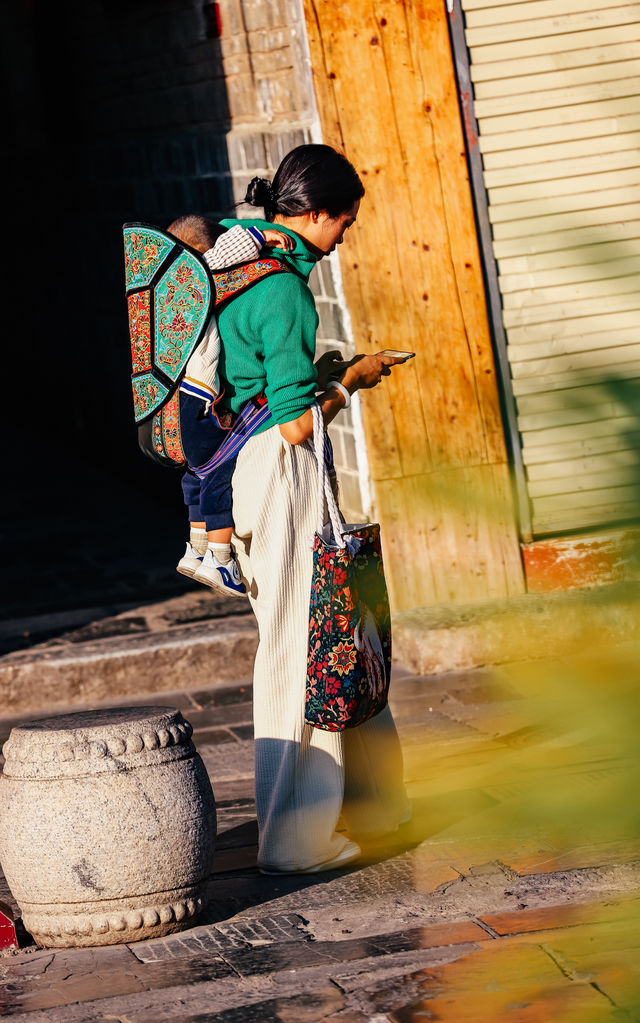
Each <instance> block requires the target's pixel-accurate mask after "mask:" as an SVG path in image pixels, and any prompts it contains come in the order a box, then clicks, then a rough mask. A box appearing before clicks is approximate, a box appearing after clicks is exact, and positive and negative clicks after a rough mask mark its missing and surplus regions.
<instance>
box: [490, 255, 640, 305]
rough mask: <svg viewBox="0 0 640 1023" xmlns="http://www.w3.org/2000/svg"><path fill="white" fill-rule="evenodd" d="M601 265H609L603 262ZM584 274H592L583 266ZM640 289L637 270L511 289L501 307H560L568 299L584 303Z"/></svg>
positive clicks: (565, 303) (639, 278)
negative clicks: (557, 283)
mask: <svg viewBox="0 0 640 1023" xmlns="http://www.w3.org/2000/svg"><path fill="white" fill-rule="evenodd" d="M604 265H605V266H607V265H611V264H606V263H605V264H604ZM585 276H587V277H588V276H591V277H594V274H593V272H591V273H590V274H589V272H588V270H586V269H585ZM638 290H640V277H638V271H637V268H636V271H635V272H631V273H629V275H628V276H626V277H605V278H603V279H601V280H595V279H594V280H587V281H584V282H577V283H574V284H563V285H558V286H557V287H549V288H537V287H532V288H529V289H523V290H522V291H512V292H509V293H508V294H505V295H504V296H503V308H504V309H505V310H506V309H508V310H509V311H511V310H512V309H531V310H533V309H537V308H538V307H540V306H544V307H545V308H547V307H548V306H550V305H557V304H562V306H563V308H565V307H566V306H567V303H570V302H586V301H591V300H592V299H593V300H595V299H597V298H601V299H607V300H608V299H612V298H613V297H614V296H621V295H630V294H633V293H635V292H637V291H638Z"/></svg>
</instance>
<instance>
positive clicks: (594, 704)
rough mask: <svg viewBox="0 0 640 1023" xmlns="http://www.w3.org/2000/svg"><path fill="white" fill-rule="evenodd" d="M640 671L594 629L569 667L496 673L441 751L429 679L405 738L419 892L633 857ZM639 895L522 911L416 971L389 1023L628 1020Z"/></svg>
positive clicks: (570, 898) (635, 1011) (637, 653)
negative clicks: (404, 1003)
mask: <svg viewBox="0 0 640 1023" xmlns="http://www.w3.org/2000/svg"><path fill="white" fill-rule="evenodd" d="M599 599H602V594H601V595H600V597H599ZM561 626H562V623H561V622H559V623H558V627H559V628H561ZM639 665H640V645H638V644H636V643H631V642H629V643H622V644H620V645H618V646H617V648H615V649H611V648H610V646H606V647H605V646H604V645H600V644H599V643H598V637H597V635H593V634H592V635H589V636H587V635H585V645H584V650H583V652H581V653H580V654H579V655H573V656H572V657H571V658H569V659H563V660H562V661H559V660H554V661H550V660H542V659H541V660H536V661H527V662H526V663H518V664H511V665H506V666H502V667H499V668H494V669H492V670H491V671H490V672H489V671H488V672H487V673H486V691H485V693H484V694H481V696H480V699H479V700H478V701H477V702H476V703H475V705H474V707H473V708H472V709H471V710H470V711H469V713H468V714H467V715H466V717H465V722H466V728H465V729H464V730H461V732H460V735H459V736H456V735H453V736H452V735H451V734H449V735H448V736H447V738H446V741H438V734H437V728H436V729H435V731H434V730H433V729H432V728H431V727H430V726H429V721H430V717H427V716H426V715H427V714H429V715H431V716H433V717H436V718H437V716H438V711H439V710H440V709H443V710H444V709H445V707H444V706H443V707H442V708H441V707H439V705H438V700H439V688H438V686H439V681H438V680H437V679H434V681H433V686H432V687H431V688H429V680H428V682H427V684H425V699H426V700H427V701H428V703H430V704H432V707H431V710H429V708H428V707H427V708H425V720H426V725H423V726H422V729H421V727H420V725H419V723H418V722H415V724H413V725H409V726H408V731H405V733H404V736H403V738H404V739H405V742H404V750H405V764H406V774H407V777H408V779H409V793H410V796H411V798H412V800H413V804H414V821H413V823H412V825H411V829H410V831H411V838H412V840H413V841H414V842H419V843H422V845H421V847H420V850H419V852H420V855H419V856H417V858H416V864H417V866H416V885H417V886H418V887H420V886H421V885H422V886H423V889H424V891H428V892H433V891H434V890H435V889H436V888H437V887H438V886H439V885H442V884H443V883H444V882H446V881H450V880H452V879H453V878H454V877H455V876H456V872H458V874H466V873H468V872H469V870H470V868H472V867H473V866H474V865H475V866H478V865H482V864H488V863H490V862H498V863H499V864H502V865H504V867H505V868H506V870H507V872H508V871H513V873H514V876H519V877H522V876H523V875H537V874H551V873H555V874H556V876H557V874H558V872H561V871H563V870H565V871H567V870H580V869H583V868H589V867H602V866H607V865H609V866H610V865H613V864H629V863H632V862H633V861H634V860H635V861H638V860H640V802H639V797H640V755H639V750H638V745H639V737H640V685H639V683H640V667H639ZM414 707H415V704H414ZM446 713H447V714H449V716H450V717H451V715H452V711H451V710H450V709H448V710H446ZM399 716H400V721H401V719H402V707H400V708H399ZM470 723H471V724H472V725H473V726H474V727H473V728H469V727H468V726H469V724H470ZM421 732H422V734H421ZM407 739H408V741H407ZM505 884H506V886H507V887H508V881H505ZM637 894H638V899H633V898H628V897H624V898H623V897H621V898H619V899H616V900H615V901H614V900H608V901H601V902H597V903H594V902H593V901H591V902H585V901H584V898H582V899H581V898H580V893H579V891H578V892H577V893H572V894H568V895H567V896H566V898H567V905H566V907H564V906H561V907H560V909H557V908H556V909H554V910H553V913H552V917H553V919H552V920H551V919H549V922H548V923H547V922H546V921H547V917H545V916H544V913H543V915H542V916H541V917H540V918H539V919H537V918H536V917H535V916H534V917H533V923H532V925H531V930H532V931H535V933H524V934H523V933H520V934H512V933H511V932H510V931H509V926H508V921H507V922H506V923H505V926H504V930H503V931H501V932H500V938H499V940H491V941H487V943H486V945H485V944H484V943H482V944H481V946H480V947H479V950H478V951H474V952H472V953H471V954H470V955H468V956H465V957H463V958H462V959H458V960H457V961H456V962H454V963H451V964H448V965H446V966H441V967H438V968H434V969H429V970H426V971H425V972H424V978H423V980H421V982H420V985H419V988H420V991H421V992H422V991H423V992H424V997H423V998H422V999H421V1000H418V1001H417V1002H416V1003H415V1004H412V1005H411V1006H410V1007H408V1008H406V1009H403V1010H402V1011H396V1012H395V1013H394V1014H392V1015H391V1017H390V1018H391V1019H393V1020H394V1021H395V1020H397V1021H398V1023H418V1021H420V1020H427V1019H429V1020H431V1019H433V1020H447V1021H466V1020H470V1021H471V1020H474V1021H478V1023H484V1021H490V1020H491V1021H494V1020H495V1021H502V1020H505V1021H506V1020H509V1021H523V1023H524V1021H533V1020H535V1021H538V1020H539V1021H550V1023H556V1021H557V1023H573V1021H576V1023H592V1021H593V1023H595V1021H601V1020H602V1021H604V1020H630V1021H638V1020H640V892H638V893H637ZM591 898H593V895H592V896H591ZM523 908H526V907H523ZM545 912H547V914H548V912H549V911H548V910H546V911H545ZM523 919H524V918H523ZM547 926H548V928H549V929H548V930H545V927H547ZM496 936H497V935H496Z"/></svg>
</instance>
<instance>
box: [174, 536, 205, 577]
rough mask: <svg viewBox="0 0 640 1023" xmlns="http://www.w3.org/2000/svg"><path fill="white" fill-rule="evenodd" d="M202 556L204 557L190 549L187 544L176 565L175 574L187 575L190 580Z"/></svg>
mask: <svg viewBox="0 0 640 1023" xmlns="http://www.w3.org/2000/svg"><path fill="white" fill-rule="evenodd" d="M203 556H204V555H202V554H198V552H197V550H196V549H195V547H192V546H191V544H190V543H187V547H186V550H185V552H184V554H183V555H182V557H181V558H180V561H179V562H178V564H177V565H176V572H179V573H180V575H187V576H189V578H190V579H192V578H193V576H194V575H195V573H196V572H197V571H198V569H199V568H200V565H201V564H202V558H203Z"/></svg>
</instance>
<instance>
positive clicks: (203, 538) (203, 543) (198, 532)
mask: <svg viewBox="0 0 640 1023" xmlns="http://www.w3.org/2000/svg"><path fill="white" fill-rule="evenodd" d="M189 543H190V544H191V546H192V547H193V549H194V551H197V553H198V554H201V555H202V556H203V557H204V555H205V554H206V553H207V531H206V529H199V528H198V527H197V526H191V527H190V529H189Z"/></svg>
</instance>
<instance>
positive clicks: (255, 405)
mask: <svg viewBox="0 0 640 1023" xmlns="http://www.w3.org/2000/svg"><path fill="white" fill-rule="evenodd" d="M260 397H261V396H260ZM260 397H258V398H257V399H251V400H250V401H248V402H246V403H245V404H244V405H243V406H242V408H241V409H240V412H239V414H238V418H237V419H236V421H235V423H234V425H233V427H232V428H231V430H229V434H228V436H227V437H225V439H224V440H223V442H222V444H221V445H220V447H219V448H218V449H217V450H216V451H215V452H214V454H213V455H212V456H211V458H210V459H209V461H208V462H205V463H204V465H195V466H194V465H191V466H189V468H190V469H191V471H192V472H195V474H196V476H197V477H198V478H199V479H201V480H203V479H205V477H206V476H208V475H209V473H211V472H213V471H214V470H215V469H217V468H218V467H219V466H221V465H223V464H224V462H228V461H229V459H230V458H234V457H235V456H236V455H237V454H238V452H239V451H240V449H241V448H242V447H244V445H245V444H246V443H247V441H248V440H249V437H251V435H252V434H254V433H255V432H256V430H257V429H258V428H259V427H260V426H262V424H263V423H266V422H267V420H268V419H270V418H271V412H270V411H269V406H268V405H267V403H266V401H263V402H260Z"/></svg>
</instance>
